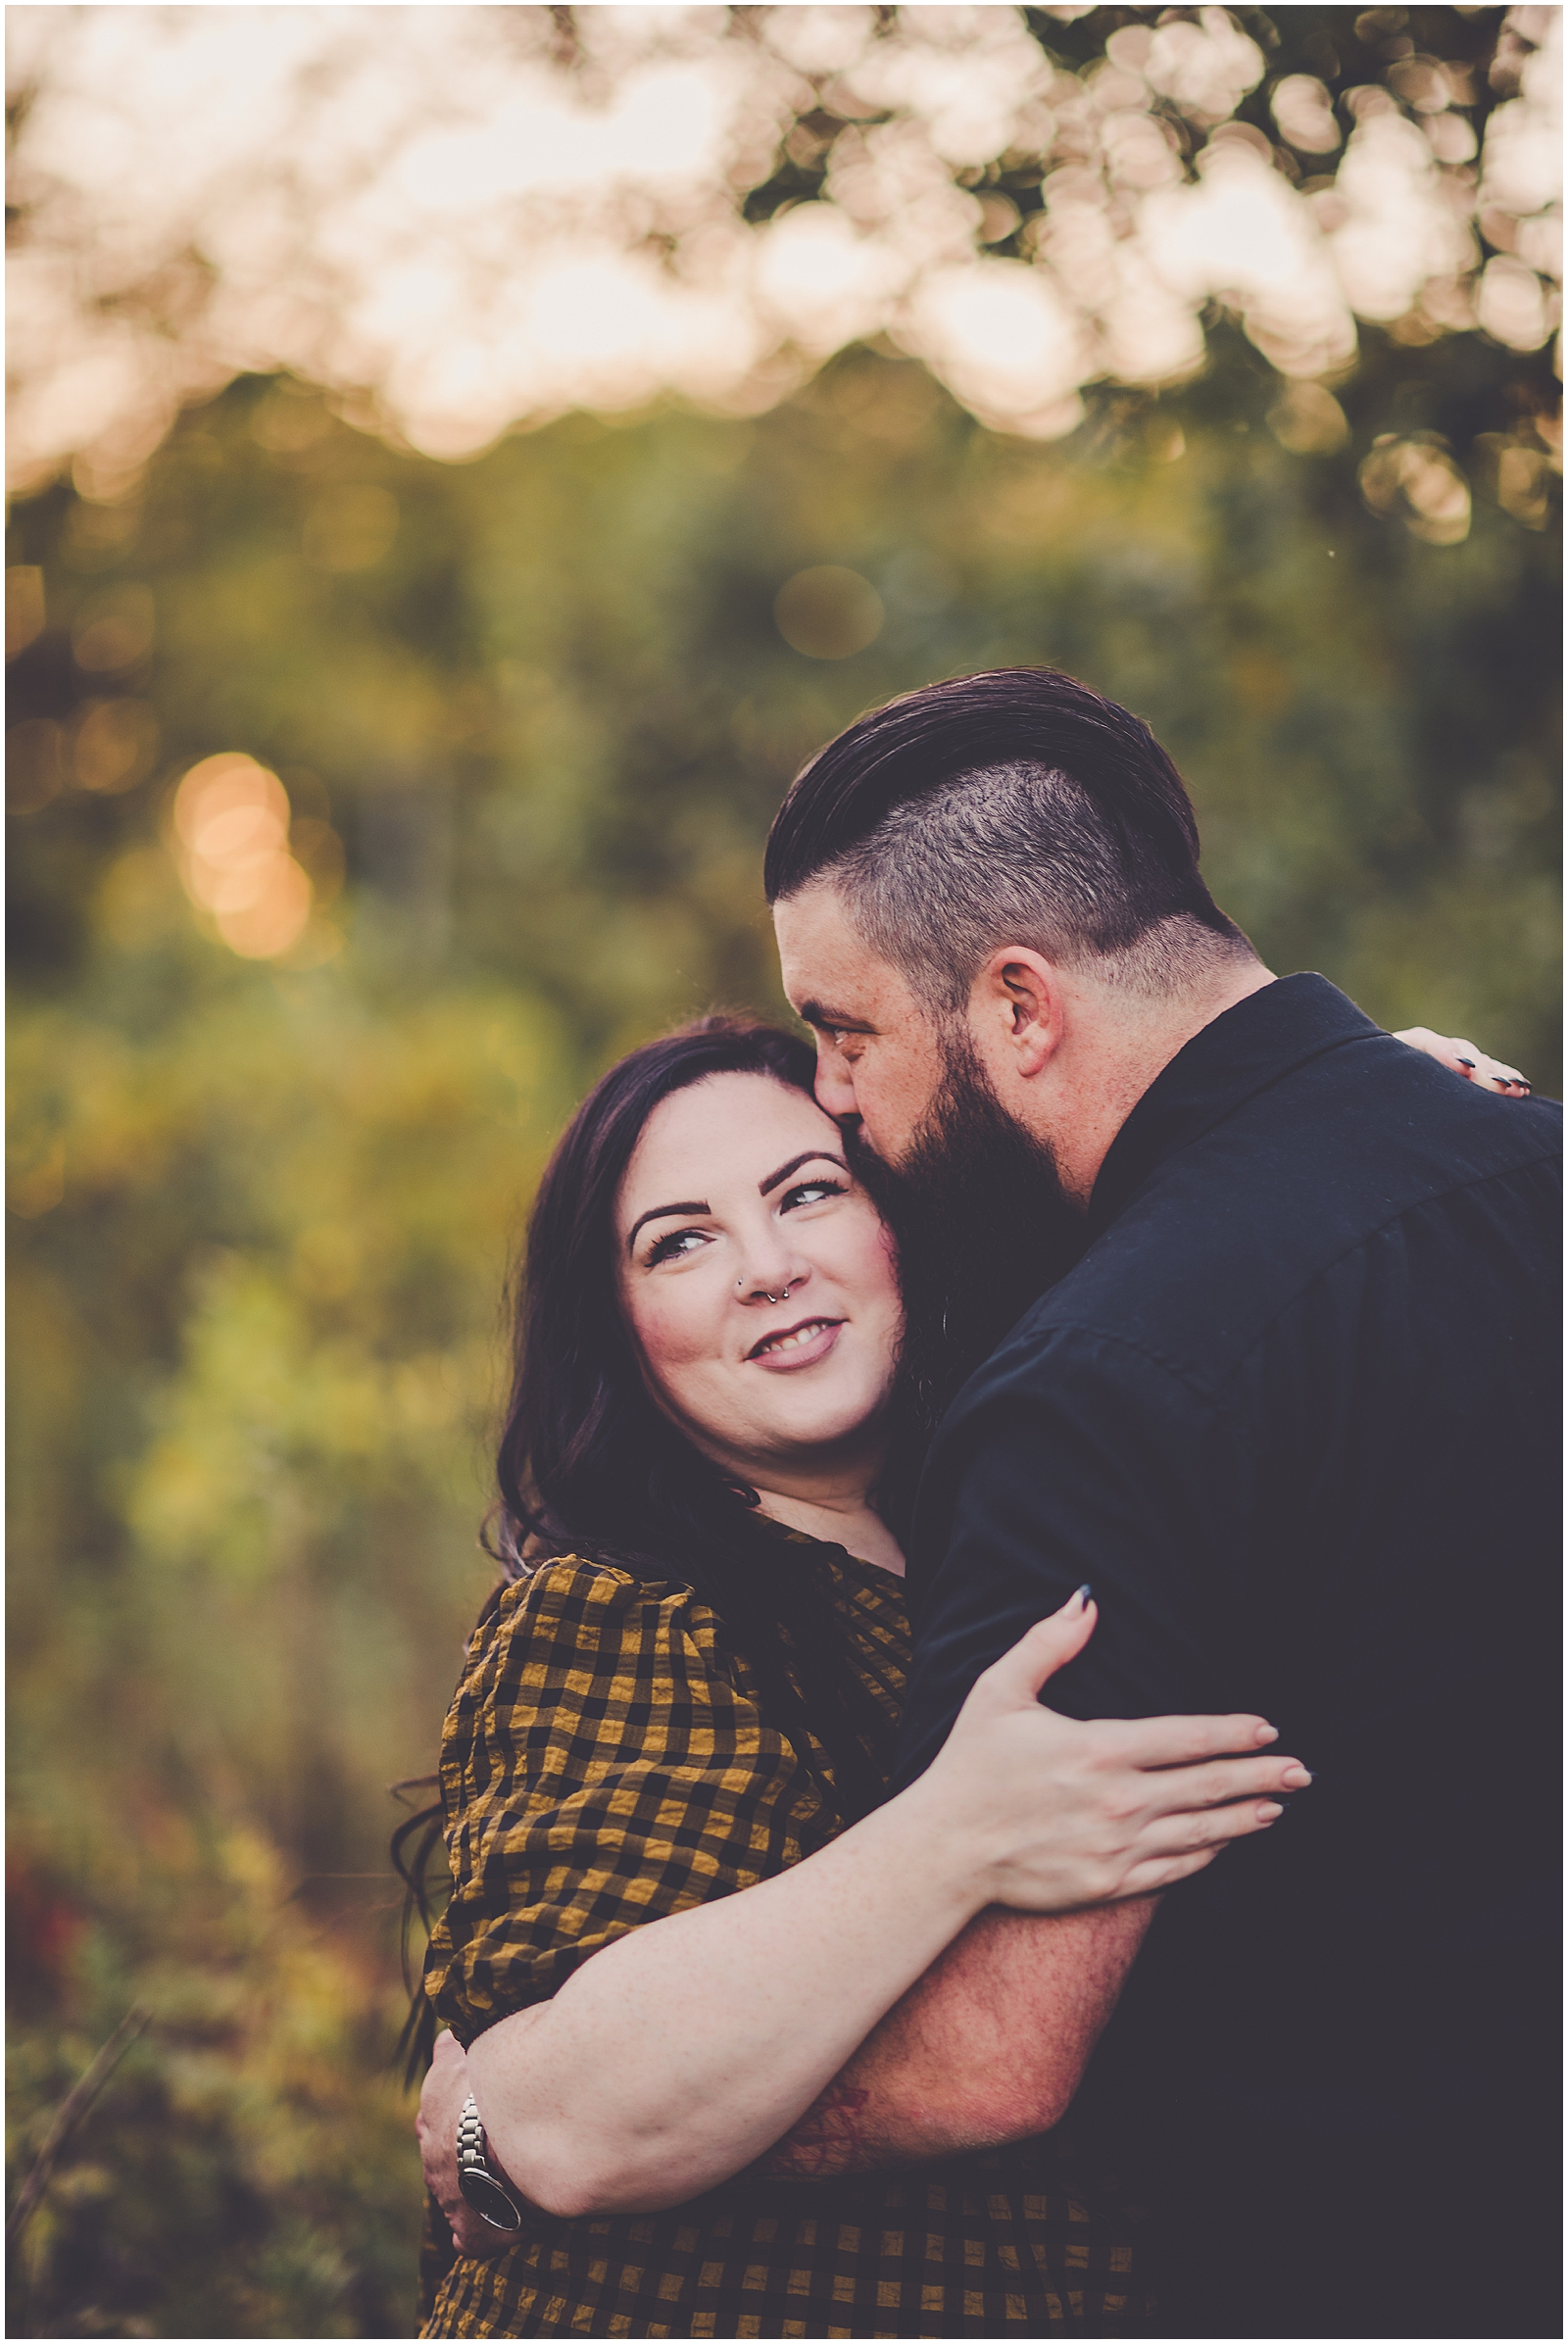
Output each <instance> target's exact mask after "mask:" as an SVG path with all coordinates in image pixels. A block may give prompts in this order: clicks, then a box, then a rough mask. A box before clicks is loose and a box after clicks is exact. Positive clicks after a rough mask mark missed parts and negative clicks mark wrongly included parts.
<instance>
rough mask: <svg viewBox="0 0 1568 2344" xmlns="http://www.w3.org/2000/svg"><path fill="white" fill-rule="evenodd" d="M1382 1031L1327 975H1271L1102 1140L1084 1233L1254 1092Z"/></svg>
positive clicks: (1165, 1071) (1206, 1031)
mask: <svg viewBox="0 0 1568 2344" xmlns="http://www.w3.org/2000/svg"><path fill="white" fill-rule="evenodd" d="M1381 1031H1382V1029H1381V1027H1379V1026H1375V1025H1374V1024H1373V1023H1372V1020H1371V1019H1370V1017H1366V1016H1364V1015H1363V1014H1362V1012H1361V1011H1360V1010H1359V1009H1358V1008H1357V1007H1356V1005H1355V1003H1354V1001H1349V1000H1348V999H1347V998H1346V996H1345V995H1344V994H1343V993H1341V991H1340V989H1339V987H1338V986H1337V985H1331V984H1330V983H1329V981H1328V979H1327V978H1326V977H1314V976H1298V977H1280V978H1278V979H1276V981H1275V982H1274V983H1273V984H1272V985H1265V986H1263V987H1262V988H1261V990H1260V991H1259V992H1257V993H1250V994H1249V995H1248V996H1247V998H1246V1000H1245V1001H1237V1002H1236V1004H1235V1006H1234V1007H1233V1008H1229V1009H1226V1010H1223V1011H1222V1012H1221V1014H1220V1015H1219V1016H1218V1017H1216V1018H1215V1019H1214V1022H1213V1024H1212V1025H1206V1026H1204V1027H1202V1028H1201V1031H1200V1032H1198V1033H1196V1034H1195V1035H1194V1036H1193V1038H1192V1040H1191V1042H1188V1043H1186V1044H1184V1045H1183V1047H1182V1048H1181V1049H1180V1050H1178V1051H1177V1052H1176V1055H1175V1057H1174V1058H1172V1060H1171V1062H1170V1064H1169V1065H1168V1066H1165V1067H1162V1068H1161V1070H1160V1072H1159V1073H1158V1074H1157V1075H1156V1076H1155V1077H1154V1080H1153V1081H1152V1083H1151V1084H1150V1086H1149V1089H1148V1090H1147V1091H1146V1092H1145V1093H1144V1095H1143V1097H1142V1099H1140V1100H1139V1101H1138V1104H1137V1105H1136V1106H1135V1107H1134V1109H1133V1111H1132V1113H1131V1114H1130V1115H1129V1116H1128V1118H1127V1120H1126V1122H1125V1123H1124V1124H1123V1125H1122V1127H1121V1129H1120V1131H1119V1132H1118V1133H1117V1134H1116V1137H1115V1139H1114V1140H1113V1141H1112V1142H1111V1144H1110V1148H1109V1149H1108V1151H1107V1153H1106V1156H1105V1160H1104V1162H1103V1164H1102V1165H1101V1167H1100V1177H1099V1178H1098V1179H1097V1181H1096V1182H1095V1189H1094V1195H1093V1196H1091V1197H1090V1199H1089V1217H1088V1232H1087V1234H1088V1236H1089V1237H1090V1238H1091V1239H1094V1238H1097V1237H1098V1236H1099V1235H1100V1233H1101V1231H1102V1230H1103V1229H1105V1228H1107V1227H1108V1226H1109V1224H1110V1223H1111V1222H1112V1221H1113V1220H1114V1219H1115V1218H1116V1216H1117V1214H1118V1213H1119V1212H1121V1211H1122V1210H1123V1208H1124V1207H1125V1206H1126V1205H1128V1204H1129V1203H1131V1201H1132V1198H1133V1196H1134V1195H1135V1193H1136V1192H1137V1190H1138V1189H1139V1188H1141V1187H1142V1185H1143V1183H1144V1181H1145V1180H1147V1178H1148V1177H1149V1175H1150V1173H1151V1172H1152V1171H1154V1170H1155V1169H1156V1167H1157V1166H1158V1165H1160V1164H1161V1163H1163V1162H1164V1160H1165V1158H1166V1157H1167V1156H1168V1155H1173V1154H1174V1153H1175V1152H1176V1150H1177V1148H1185V1147H1188V1146H1189V1145H1190V1144H1191V1143H1192V1142H1193V1141H1194V1140H1198V1139H1201V1137H1202V1135H1203V1134H1204V1132H1206V1131H1210V1130H1212V1128H1213V1126H1214V1125H1215V1124H1216V1123H1222V1122H1223V1121H1224V1120H1225V1118H1226V1116H1227V1115H1230V1114H1233V1113H1234V1112H1235V1110H1236V1108H1237V1107H1239V1106H1240V1105H1241V1104H1242V1103H1243V1101H1244V1100H1246V1099H1250V1098H1251V1097H1252V1096H1253V1095H1254V1093H1256V1092H1258V1091H1266V1090H1267V1089H1268V1087H1269V1085H1270V1084H1271V1083H1277V1082H1279V1081H1280V1079H1281V1078H1282V1076H1284V1075H1287V1074H1291V1073H1294V1071H1295V1070H1296V1068H1297V1067H1298V1066H1304V1065H1305V1064H1306V1062H1307V1060H1308V1059H1309V1058H1316V1057H1321V1056H1322V1054H1323V1052H1324V1051H1325V1050H1342V1049H1343V1048H1344V1047H1345V1045H1346V1044H1347V1043H1349V1042H1364V1041H1366V1040H1368V1039H1369V1038H1371V1037H1374V1036H1376V1035H1378V1034H1379V1033H1381Z"/></svg>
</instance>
